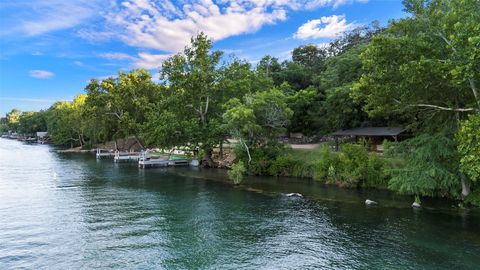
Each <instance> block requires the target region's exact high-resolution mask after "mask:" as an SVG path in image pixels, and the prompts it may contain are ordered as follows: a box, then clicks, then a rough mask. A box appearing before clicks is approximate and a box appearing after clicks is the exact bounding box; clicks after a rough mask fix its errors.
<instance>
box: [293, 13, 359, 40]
mask: <svg viewBox="0 0 480 270" xmlns="http://www.w3.org/2000/svg"><path fill="white" fill-rule="evenodd" d="M356 26H357V25H356V24H355V23H347V20H346V19H345V16H344V15H332V16H328V17H321V18H320V19H317V20H311V21H308V22H306V23H305V24H303V25H302V26H300V27H299V28H298V30H297V32H296V33H295V34H294V35H293V37H294V38H297V39H309V38H335V37H337V36H338V35H340V34H342V33H343V32H345V31H348V30H352V29H353V28H355V27H356Z"/></svg>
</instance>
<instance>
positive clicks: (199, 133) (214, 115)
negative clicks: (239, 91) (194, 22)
mask: <svg viewBox="0 0 480 270" xmlns="http://www.w3.org/2000/svg"><path fill="white" fill-rule="evenodd" d="M211 48H212V41H211V40H210V39H208V37H207V36H206V35H205V34H203V33H201V34H199V35H198V36H196V37H194V38H192V39H191V44H190V46H187V47H185V50H184V51H183V54H177V55H175V56H173V57H171V58H169V59H167V60H166V61H165V62H164V63H163V65H162V71H161V79H162V80H163V82H164V85H166V86H167V85H168V91H169V93H170V94H169V95H170V98H169V99H170V101H169V102H170V104H171V105H172V106H171V107H170V109H171V110H172V113H174V114H175V118H176V119H177V121H178V122H179V123H182V125H184V126H188V127H189V128H188V133H189V134H188V136H186V137H188V138H189V140H190V143H191V144H193V145H198V146H200V147H201V148H202V150H203V151H204V153H205V156H204V161H205V163H204V164H206V165H207V166H214V163H213V160H212V158H211V154H212V148H213V146H214V145H216V144H218V143H219V142H220V141H221V140H222V139H223V137H224V134H225V133H224V132H223V131H222V130H221V129H220V128H219V126H220V121H221V103H222V101H223V98H222V95H221V89H219V87H218V81H219V78H220V72H219V70H218V65H219V62H220V57H221V56H222V53H221V52H220V51H211Z"/></svg>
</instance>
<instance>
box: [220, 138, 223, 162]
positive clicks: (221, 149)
mask: <svg viewBox="0 0 480 270" xmlns="http://www.w3.org/2000/svg"><path fill="white" fill-rule="evenodd" d="M220 159H221V160H223V141H220Z"/></svg>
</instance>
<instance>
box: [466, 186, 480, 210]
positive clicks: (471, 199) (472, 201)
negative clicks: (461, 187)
mask: <svg viewBox="0 0 480 270" xmlns="http://www.w3.org/2000/svg"><path fill="white" fill-rule="evenodd" d="M464 203H465V204H467V205H473V206H477V207H480V190H476V191H474V192H472V193H470V194H469V195H468V196H467V197H465V200H464Z"/></svg>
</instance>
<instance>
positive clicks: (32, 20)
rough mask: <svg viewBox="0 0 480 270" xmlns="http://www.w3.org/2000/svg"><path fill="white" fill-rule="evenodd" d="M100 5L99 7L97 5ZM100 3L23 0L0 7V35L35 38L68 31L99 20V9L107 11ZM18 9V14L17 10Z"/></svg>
mask: <svg viewBox="0 0 480 270" xmlns="http://www.w3.org/2000/svg"><path fill="white" fill-rule="evenodd" d="M101 5H102V6H101ZM109 7H110V6H109V4H108V3H105V1H101V0H68V1H65V0H24V1H16V2H12V3H9V4H8V5H4V6H3V7H2V6H0V8H1V9H2V11H5V12H4V13H2V14H6V16H5V17H4V18H2V21H3V23H2V24H3V27H2V28H4V29H3V30H2V31H0V35H5V36H8V35H18V34H19V33H20V34H23V35H25V36H38V35H42V34H46V33H49V32H52V31H57V30H62V29H68V28H71V27H75V26H77V25H80V24H81V23H84V22H86V21H87V20H89V19H91V18H95V17H97V18H98V17H99V16H100V14H101V12H100V10H102V8H103V9H105V8H109ZM19 10H20V11H19Z"/></svg>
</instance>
